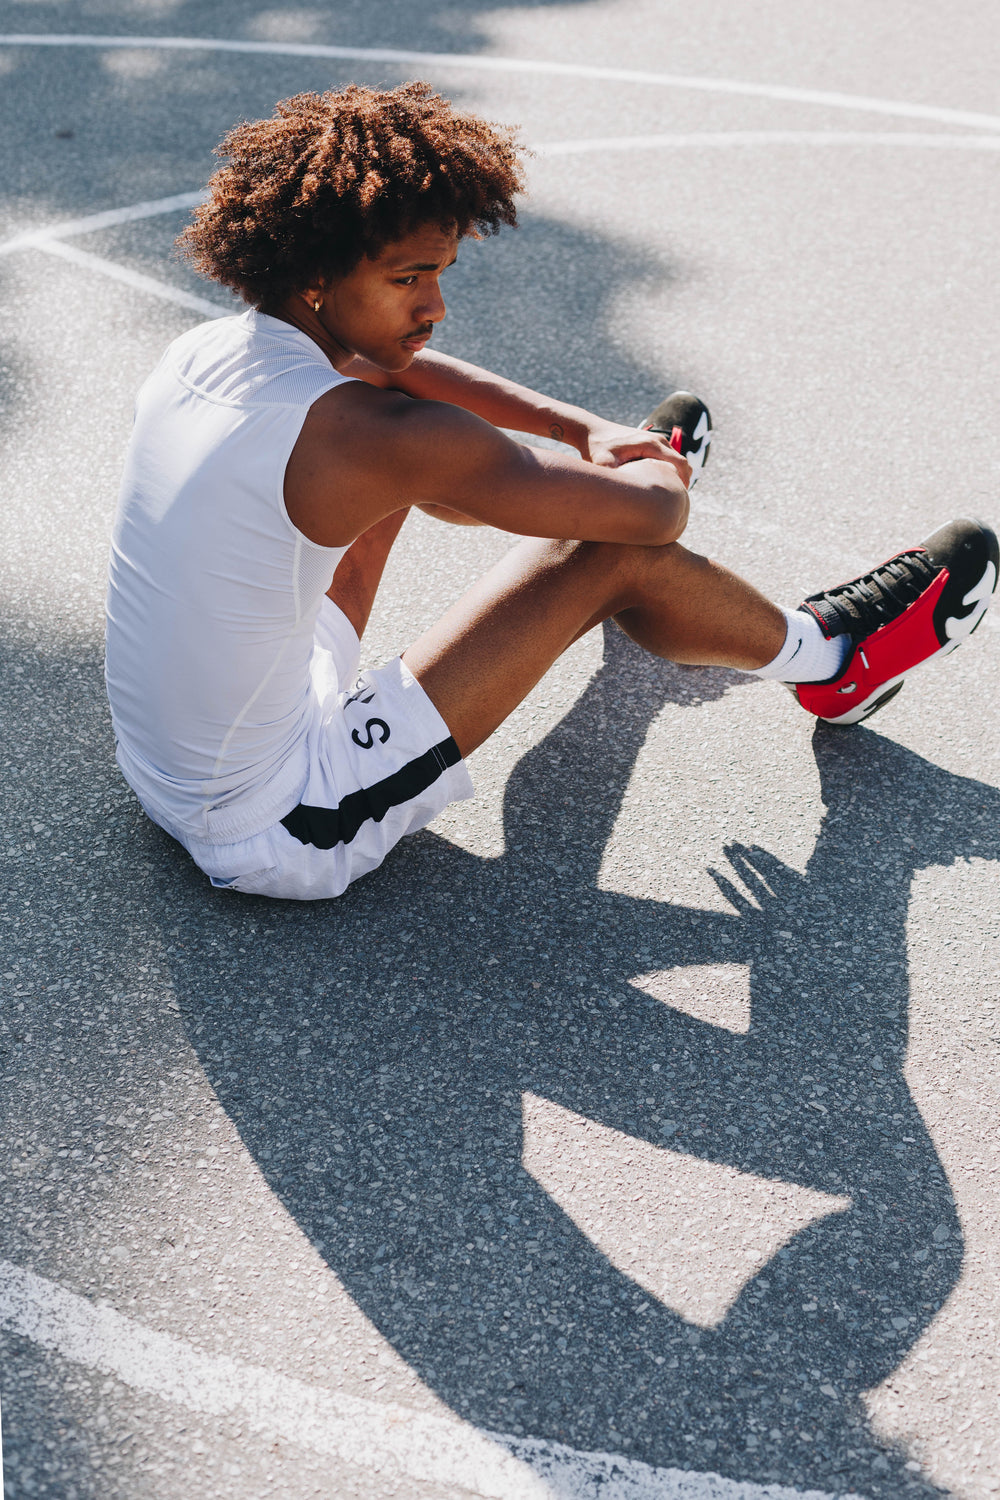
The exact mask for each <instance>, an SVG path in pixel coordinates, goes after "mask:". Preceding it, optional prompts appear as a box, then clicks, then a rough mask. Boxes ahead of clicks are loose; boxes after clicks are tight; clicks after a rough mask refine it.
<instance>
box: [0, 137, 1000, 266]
mask: <svg viewBox="0 0 1000 1500" xmlns="http://www.w3.org/2000/svg"><path fill="white" fill-rule="evenodd" d="M703 146H707V147H719V146H809V147H813V146H897V147H898V146H906V147H909V148H911V149H914V148H919V149H921V150H923V149H924V148H930V149H931V150H944V151H1000V135H945V134H944V133H943V132H941V131H911V130H690V131H675V132H674V133H672V134H670V135H602V136H593V137H591V138H590V139H588V140H581V141H547V142H543V143H542V144H541V145H537V146H532V148H531V149H532V150H533V151H534V152H535V153H536V154H537V155H538V156H580V155H583V154H584V153H586V152H590V151H650V150H658V151H665V150H669V151H678V150H679V151H685V150H689V149H691V148H699V149H700V148H701V147H703ZM0 249H2V247H0Z"/></svg>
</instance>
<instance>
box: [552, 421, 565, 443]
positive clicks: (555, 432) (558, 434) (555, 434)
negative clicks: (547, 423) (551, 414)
mask: <svg viewBox="0 0 1000 1500" xmlns="http://www.w3.org/2000/svg"><path fill="white" fill-rule="evenodd" d="M549 437H550V438H555V440H556V442H557V443H561V442H562V440H563V429H562V428H561V427H560V425H559V423H558V422H553V423H552V426H551V427H550V428H549Z"/></svg>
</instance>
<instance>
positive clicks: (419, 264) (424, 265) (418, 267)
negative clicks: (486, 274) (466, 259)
mask: <svg viewBox="0 0 1000 1500" xmlns="http://www.w3.org/2000/svg"><path fill="white" fill-rule="evenodd" d="M456 260H458V251H457V250H456V251H455V254H454V255H453V256H452V257H451V260H450V261H449V262H448V265H446V266H445V267H444V269H445V270H446V271H447V269H448V266H453V265H454V264H455V262H456ZM439 265H440V261H436V260H429V261H414V263H413V265H411V266H393V268H392V269H393V271H394V272H395V273H396V274H397V275H398V274H399V273H400V272H401V271H406V272H410V271H436V270H437V268H438V266H439Z"/></svg>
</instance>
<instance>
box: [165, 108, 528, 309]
mask: <svg viewBox="0 0 1000 1500" xmlns="http://www.w3.org/2000/svg"><path fill="white" fill-rule="evenodd" d="M216 154H217V155H218V156H220V157H222V158H223V159H224V165H223V166H222V167H220V168H219V170H218V171H217V172H216V173H215V174H214V175H213V177H212V178H211V180H210V182H209V197H208V198H207V200H206V201H205V203H203V204H202V205H201V206H200V207H199V208H198V209H196V211H195V214H194V218H193V221H192V223H191V224H189V225H188V227H187V229H185V231H184V233H183V234H182V235H181V236H180V238H179V239H178V241H177V245H178V248H179V250H180V251H181V253H182V254H183V255H185V256H186V257H187V258H188V259H189V260H190V261H191V262H192V263H193V265H194V266H195V267H196V269H197V270H198V271H200V272H201V273H202V274H203V275H205V276H208V277H210V278H211V279H212V280H213V281H219V282H221V283H222V285H223V286H228V287H232V288H233V290H234V291H237V292H239V293H240V295H241V296H242V297H243V298H244V299H245V300H246V301H247V302H250V303H252V304H253V305H254V306H255V307H268V306H269V307H277V306H280V304H281V303H282V302H283V301H284V300H285V298H286V297H288V296H290V295H291V294H292V293H294V292H300V291H303V290H304V289H305V288H306V287H311V286H316V285H320V284H322V283H323V282H326V281H329V280H330V279H331V278H333V277H336V276H343V275H346V273H347V272H348V271H350V270H352V269H353V268H354V267H355V266H356V265H357V264H358V262H359V261H360V260H361V259H362V257H363V256H368V257H370V258H371V259H373V260H374V259H375V258H376V257H377V256H378V255H379V254H380V252H381V251H382V250H383V249H384V247H385V246H386V245H387V244H390V243H391V242H392V241H394V240H398V239H402V238H403V237H404V236H405V235H407V234H408V233H410V232H411V230H413V229H416V228H418V227H420V226H421V225H423V224H428V223H433V224H440V225H441V226H443V227H447V228H448V229H449V230H454V231H456V232H457V233H458V235H459V237H460V238H461V237H464V236H466V235H470V234H471V235H475V236H477V237H479V236H481V235H483V234H495V233H496V232H497V230H498V229H499V228H500V225H501V224H510V225H516V223H517V212H516V209H515V207H514V201H513V200H514V195H515V193H517V192H519V191H520V189H521V187H522V181H523V173H522V166H521V159H520V158H521V148H520V147H519V146H518V144H517V142H516V140H515V132H514V131H513V130H512V129H510V128H508V127H507V126H503V125H496V124H492V123H490V122H489V121H486V120H482V119H480V118H479V117H478V116H477V115H473V114H465V113H460V112H459V111H457V110H454V109H453V108H452V107H451V104H450V102H449V101H448V100H447V99H443V98H442V97H441V96H440V94H435V93H434V92H433V91H432V90H431V87H430V85H429V84H426V83H406V84H402V85H400V87H399V88H394V89H386V90H382V91H379V90H376V89H370V88H364V87H361V86H360V85H357V84H351V85H349V86H348V87H347V88H343V89H340V90H338V91H336V92H330V93H325V94H296V95H295V97H294V98H292V99H283V100H282V101H281V102H280V103H279V104H278V105H277V106H276V109H275V113H274V116H273V118H272V119H270V120H254V121H250V122H249V123H244V124H242V125H237V126H236V127H235V128H234V129H233V130H231V131H230V132H229V133H228V135H226V136H225V137H224V139H223V140H222V143H221V144H220V145H219V146H218V147H216Z"/></svg>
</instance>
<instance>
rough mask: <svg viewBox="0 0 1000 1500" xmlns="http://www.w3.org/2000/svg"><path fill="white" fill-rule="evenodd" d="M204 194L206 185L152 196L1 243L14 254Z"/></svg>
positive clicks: (187, 203)
mask: <svg viewBox="0 0 1000 1500" xmlns="http://www.w3.org/2000/svg"><path fill="white" fill-rule="evenodd" d="M204 196H205V189H204V188H202V189H201V190H200V191H199V192H197V193H174V194H173V195H172V196H171V197H169V198H151V199H148V200H147V201H146V202H145V203H132V204H129V206H128V207H127V208H109V209H106V210H105V211H104V212H103V213H97V214H86V215H84V217H83V218H82V219H64V220H63V221H62V223H58V224H49V225H48V226H43V227H42V228H41V229H29V230H27V231H26V232H25V233H24V234H18V235H15V236H14V238H13V239H11V240H4V242H3V244H0V255H10V254H11V253H12V251H14V250H26V249H28V248H29V247H30V246H32V245H37V244H39V243H40V242H41V241H42V240H53V239H54V240H63V239H67V238H69V237H70V236H71V235H76V234H91V233H92V232H93V231H95V230H98V229H113V228H114V227H115V225H116V224H132V223H134V222H135V221H136V220H138V219H154V218H156V216H157V215H158V214H169V213H173V212H174V211H175V210H176V209H178V208H194V207H195V205H196V204H198V203H200V202H201V201H202V199H203V198H204Z"/></svg>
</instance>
